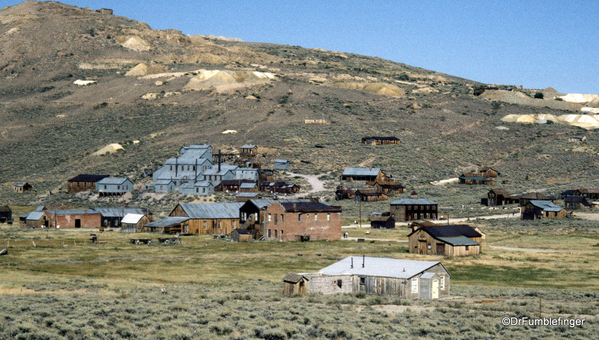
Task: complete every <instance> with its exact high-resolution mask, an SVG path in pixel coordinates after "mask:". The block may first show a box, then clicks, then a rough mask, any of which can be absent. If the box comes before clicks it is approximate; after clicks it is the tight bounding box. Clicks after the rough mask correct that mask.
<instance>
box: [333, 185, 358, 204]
mask: <svg viewBox="0 0 599 340" xmlns="http://www.w3.org/2000/svg"><path fill="white" fill-rule="evenodd" d="M355 197H356V193H355V192H354V191H353V190H351V189H345V188H344V187H343V186H338V187H337V191H335V199H336V200H337V201H340V200H345V199H354V198H355Z"/></svg>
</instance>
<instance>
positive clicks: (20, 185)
mask: <svg viewBox="0 0 599 340" xmlns="http://www.w3.org/2000/svg"><path fill="white" fill-rule="evenodd" d="M31 190H33V186H32V185H31V184H29V183H28V182H17V183H15V192H25V191H31Z"/></svg>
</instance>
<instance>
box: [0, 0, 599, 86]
mask: <svg viewBox="0 0 599 340" xmlns="http://www.w3.org/2000/svg"><path fill="white" fill-rule="evenodd" d="M20 2H21V1H18V0H2V1H0V6H7V5H14V4H17V3H20ZM61 2H63V3H67V4H70V5H75V6H79V7H91V8H93V9H98V8H111V9H113V10H114V13H115V15H122V16H125V17H128V18H131V19H135V20H139V21H143V22H145V23H147V24H149V25H150V26H151V27H152V28H154V29H167V28H174V29H177V30H180V31H182V32H183V33H185V34H202V35H207V34H211V35H218V36H226V37H236V38H240V39H242V40H244V41H251V42H269V43H276V44H287V45H298V46H302V47H306V48H323V49H326V50H333V51H341V52H349V53H357V54H362V55H367V56H376V57H381V58H384V59H389V60H392V61H397V62H401V63H405V64H408V65H412V66H418V67H422V68H425V69H429V70H433V71H438V72H443V73H447V74H450V75H454V76H459V77H463V78H467V79H471V80H476V81H480V82H484V83H496V84H508V85H523V86H524V87H526V88H533V89H542V88H546V87H548V86H551V87H553V88H555V89H556V90H558V91H560V92H564V93H595V94H599V79H598V78H599V18H598V15H599V1H597V0H583V1H575V0H571V1H557V0H546V1H530V0H521V1H520V0H518V1H517V0H503V1H490V0H489V1H449V0H447V1H445V0H439V1H432V0H431V1H428V0H418V1H417V0H414V1H388V0H387V1H378V0H362V1H356V0H329V1H327V0H320V1H314V0H304V1H291V0H289V1H276V0H259V1H252V0H243V1H242V0H234V1H233V0H231V1H227V0H202V1H192V0H182V1H176V0H172V1H165V0H152V1H122V0H118V1H117V0H81V1H77V0H63V1H61Z"/></svg>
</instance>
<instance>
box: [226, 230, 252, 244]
mask: <svg viewBox="0 0 599 340" xmlns="http://www.w3.org/2000/svg"><path fill="white" fill-rule="evenodd" d="M251 240H252V233H251V232H250V231H249V230H247V229H234V230H233V231H232V232H231V242H250V241H251Z"/></svg>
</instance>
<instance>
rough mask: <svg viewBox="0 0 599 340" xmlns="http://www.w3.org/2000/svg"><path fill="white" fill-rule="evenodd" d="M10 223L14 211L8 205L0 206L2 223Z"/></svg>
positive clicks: (0, 220) (0, 221)
mask: <svg viewBox="0 0 599 340" xmlns="http://www.w3.org/2000/svg"><path fill="white" fill-rule="evenodd" d="M8 221H12V210H10V208H9V207H8V205H5V206H3V207H2V206H0V223H6V222H8Z"/></svg>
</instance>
